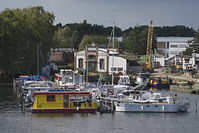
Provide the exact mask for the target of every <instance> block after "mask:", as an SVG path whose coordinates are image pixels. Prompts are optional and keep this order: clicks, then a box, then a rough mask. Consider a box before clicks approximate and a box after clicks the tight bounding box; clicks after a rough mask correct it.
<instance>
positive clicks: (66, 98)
mask: <svg viewBox="0 0 199 133" xmlns="http://www.w3.org/2000/svg"><path fill="white" fill-rule="evenodd" d="M68 98H69V96H68V95H64V108H68V105H69V103H68V102H69V100H68Z"/></svg>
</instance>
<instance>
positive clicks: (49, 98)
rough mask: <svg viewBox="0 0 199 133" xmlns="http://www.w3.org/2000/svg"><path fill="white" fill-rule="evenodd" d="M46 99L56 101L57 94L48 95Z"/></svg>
mask: <svg viewBox="0 0 199 133" xmlns="http://www.w3.org/2000/svg"><path fill="white" fill-rule="evenodd" d="M46 99H47V102H55V95H48V96H47V97H46Z"/></svg>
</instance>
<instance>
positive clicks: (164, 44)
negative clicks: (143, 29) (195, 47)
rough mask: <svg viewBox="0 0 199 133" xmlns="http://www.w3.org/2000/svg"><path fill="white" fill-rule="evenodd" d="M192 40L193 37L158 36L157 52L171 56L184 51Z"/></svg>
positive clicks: (167, 56)
mask: <svg viewBox="0 0 199 133" xmlns="http://www.w3.org/2000/svg"><path fill="white" fill-rule="evenodd" d="M192 40H193V37H158V38H157V53H158V54H161V55H164V56H165V57H166V58H172V57H173V56H175V55H180V54H181V53H182V52H183V51H185V50H186V49H187V48H188V47H189V45H191V44H192Z"/></svg>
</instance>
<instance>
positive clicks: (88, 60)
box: [74, 47, 128, 75]
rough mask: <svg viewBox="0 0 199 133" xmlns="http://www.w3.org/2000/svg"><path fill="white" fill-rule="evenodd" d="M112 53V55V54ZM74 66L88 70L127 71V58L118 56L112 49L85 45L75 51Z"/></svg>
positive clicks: (123, 72)
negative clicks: (83, 47)
mask: <svg viewBox="0 0 199 133" xmlns="http://www.w3.org/2000/svg"><path fill="white" fill-rule="evenodd" d="M113 55H114V56H113ZM74 57H75V67H76V68H78V69H84V70H88V71H89V72H107V73H109V74H110V73H112V70H113V72H114V73H122V74H124V75H125V74H126V73H127V66H128V65H127V59H125V58H123V57H120V56H119V53H118V52H117V51H116V50H114V54H113V50H112V49H104V48H98V47H87V48H86V49H85V50H82V51H79V52H75V55H74Z"/></svg>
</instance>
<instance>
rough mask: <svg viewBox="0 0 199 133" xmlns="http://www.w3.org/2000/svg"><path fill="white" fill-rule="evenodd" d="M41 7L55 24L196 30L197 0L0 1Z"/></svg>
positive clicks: (0, 5) (6, 5)
mask: <svg viewBox="0 0 199 133" xmlns="http://www.w3.org/2000/svg"><path fill="white" fill-rule="evenodd" d="M32 6H43V7H44V9H45V10H47V11H49V12H52V13H53V14H54V15H55V22H54V23H55V24H57V23H62V24H63V25H65V24H66V23H74V22H82V21H83V20H84V19H86V20H87V22H89V23H92V24H100V25H101V24H102V25H104V26H112V23H111V22H112V21H115V22H116V26H119V27H120V28H122V29H126V28H129V27H130V26H135V25H136V24H137V23H138V24H139V25H148V23H149V21H150V20H153V21H154V26H173V25H185V26H188V27H193V28H195V29H199V15H198V14H199V0H0V11H2V10H4V9H5V8H9V9H15V8H27V7H32Z"/></svg>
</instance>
